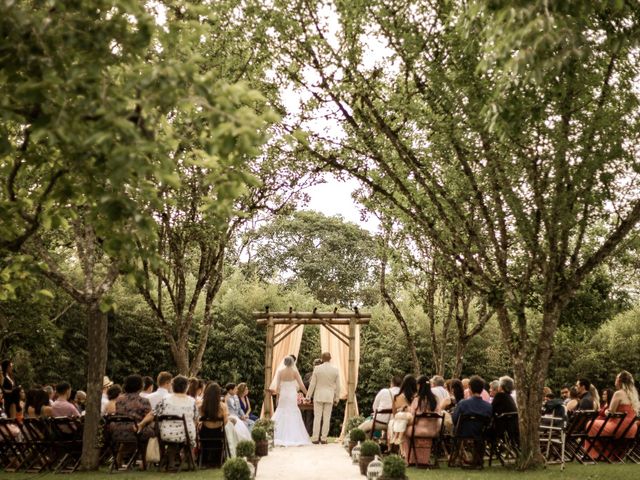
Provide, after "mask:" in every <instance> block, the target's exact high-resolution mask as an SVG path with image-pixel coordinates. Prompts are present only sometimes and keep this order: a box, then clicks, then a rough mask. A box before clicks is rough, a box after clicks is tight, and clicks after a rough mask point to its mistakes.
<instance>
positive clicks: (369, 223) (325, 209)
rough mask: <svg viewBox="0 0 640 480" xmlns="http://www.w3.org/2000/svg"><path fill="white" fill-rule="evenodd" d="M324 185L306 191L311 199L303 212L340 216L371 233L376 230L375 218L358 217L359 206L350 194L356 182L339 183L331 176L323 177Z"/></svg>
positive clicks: (356, 185)
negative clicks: (314, 211)
mask: <svg viewBox="0 0 640 480" xmlns="http://www.w3.org/2000/svg"><path fill="white" fill-rule="evenodd" d="M325 180H326V183H322V184H319V185H315V186H313V187H310V188H308V189H307V190H306V192H307V193H308V194H309V196H310V197H311V200H310V201H309V204H308V205H306V206H305V207H303V208H302V209H303V210H316V211H318V212H322V213H324V214H325V215H342V216H343V217H344V219H345V220H348V221H350V222H353V223H356V224H358V225H360V226H362V227H363V228H366V229H367V230H369V231H371V232H376V231H377V229H378V221H377V219H376V218H372V217H371V216H369V218H367V219H366V220H365V221H363V220H362V219H361V218H360V217H361V215H360V208H361V207H360V205H358V204H357V203H356V201H355V200H354V199H353V197H352V196H351V194H352V193H353V191H354V190H356V189H357V188H358V182H357V180H353V179H351V180H347V181H346V182H343V181H340V180H338V179H337V178H335V177H334V176H333V175H327V176H326V177H325Z"/></svg>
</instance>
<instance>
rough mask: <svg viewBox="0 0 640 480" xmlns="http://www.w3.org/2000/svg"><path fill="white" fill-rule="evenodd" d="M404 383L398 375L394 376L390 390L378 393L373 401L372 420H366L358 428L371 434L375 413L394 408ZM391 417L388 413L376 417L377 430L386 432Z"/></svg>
mask: <svg viewBox="0 0 640 480" xmlns="http://www.w3.org/2000/svg"><path fill="white" fill-rule="evenodd" d="M401 383H402V378H400V377H399V376H398V375H394V376H393V377H392V378H391V382H390V386H389V388H383V389H382V390H380V391H379V392H378V394H377V395H376V398H375V399H374V400H373V407H372V409H371V410H372V414H371V416H370V418H368V419H367V420H365V421H364V422H363V423H361V424H360V426H359V427H358V428H359V429H360V430H363V431H365V432H370V431H371V429H372V428H373V413H374V412H375V411H376V410H378V411H379V410H391V407H392V406H393V399H394V398H395V396H396V395H397V394H398V393H400V384H401ZM390 417H391V415H390V414H388V413H383V414H380V415H377V416H376V430H386V428H387V424H388V423H389V418H390Z"/></svg>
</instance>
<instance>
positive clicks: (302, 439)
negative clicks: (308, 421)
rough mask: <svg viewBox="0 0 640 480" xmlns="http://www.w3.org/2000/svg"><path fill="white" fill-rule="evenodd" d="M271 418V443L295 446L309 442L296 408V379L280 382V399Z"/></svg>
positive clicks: (298, 410) (308, 443)
mask: <svg viewBox="0 0 640 480" xmlns="http://www.w3.org/2000/svg"><path fill="white" fill-rule="evenodd" d="M272 420H273V422H274V432H273V437H274V442H273V443H274V444H275V445H276V446H283V447H296V446H302V445H310V444H311V441H310V440H309V434H308V433H307V429H306V428H305V426H304V422H303V421H302V414H301V413H300V409H299V408H298V382H297V381H296V380H290V381H284V382H280V399H279V400H278V407H277V408H276V413H274V414H273V418H272Z"/></svg>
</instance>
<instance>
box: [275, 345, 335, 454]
mask: <svg viewBox="0 0 640 480" xmlns="http://www.w3.org/2000/svg"><path fill="white" fill-rule="evenodd" d="M330 362H331V354H330V353H329V352H324V353H323V354H322V364H320V365H318V366H317V367H315V368H314V369H313V374H312V375H311V381H310V383H309V390H308V391H307V389H306V388H305V386H304V383H303V382H302V378H301V377H300V373H299V372H298V369H297V368H296V363H295V357H293V356H292V355H290V356H288V357H285V359H284V362H283V365H282V366H281V367H280V368H278V372H277V373H276V377H275V379H274V381H275V388H272V390H275V391H276V393H278V395H279V399H278V406H277V408H276V411H275V414H274V415H273V418H272V420H273V422H274V444H275V445H279V446H284V447H292V446H302V445H309V444H311V443H312V442H311V441H310V440H309V434H308V433H307V429H306V428H305V426H304V422H303V421H302V414H301V413H300V408H298V390H301V391H302V392H303V393H304V394H305V396H306V400H307V401H310V400H311V399H312V398H313V434H312V439H313V443H327V436H328V435H329V424H330V419H331V411H332V409H333V406H334V405H337V404H338V399H339V395H340V375H339V372H338V369H337V368H336V367H334V366H333V365H331V363H330ZM320 425H322V431H320Z"/></svg>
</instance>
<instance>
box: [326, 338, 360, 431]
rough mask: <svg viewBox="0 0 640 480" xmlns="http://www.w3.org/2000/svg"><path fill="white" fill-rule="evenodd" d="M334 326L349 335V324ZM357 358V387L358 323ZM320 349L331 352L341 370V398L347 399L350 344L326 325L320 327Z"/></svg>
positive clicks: (345, 412) (333, 362) (345, 421)
mask: <svg viewBox="0 0 640 480" xmlns="http://www.w3.org/2000/svg"><path fill="white" fill-rule="evenodd" d="M334 327H335V328H336V329H337V330H339V331H340V332H343V333H344V334H345V335H346V336H347V338H348V337H349V325H334ZM353 347H354V349H355V354H356V355H355V360H356V378H355V379H354V381H355V385H356V387H357V386H358V371H359V369H360V325H356V339H355V343H354V346H353ZM320 349H321V350H322V351H323V352H329V353H330V354H331V363H332V364H333V366H334V367H336V368H337V369H338V372H340V398H341V399H342V400H346V399H347V396H348V388H349V385H348V378H349V346H348V345H345V344H344V343H342V342H341V341H340V340H338V339H337V338H336V336H335V335H334V334H333V333H331V332H330V331H329V329H328V328H326V327H320ZM354 400H355V408H356V415H358V400H357V398H354ZM347 420H348V418H347V409H346V408H345V411H344V421H343V422H342V432H341V434H340V438H342V437H343V436H344V433H345V431H344V430H345V428H346V425H347Z"/></svg>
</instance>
